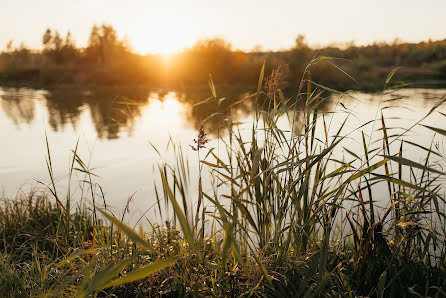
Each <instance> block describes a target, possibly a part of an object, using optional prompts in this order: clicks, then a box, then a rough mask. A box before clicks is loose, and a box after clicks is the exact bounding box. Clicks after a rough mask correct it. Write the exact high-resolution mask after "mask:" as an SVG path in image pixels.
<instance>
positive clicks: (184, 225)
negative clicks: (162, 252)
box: [160, 168, 201, 259]
mask: <svg viewBox="0 0 446 298" xmlns="http://www.w3.org/2000/svg"><path fill="white" fill-rule="evenodd" d="M160 174H161V180H162V181H163V187H164V190H165V191H166V193H167V196H168V197H169V200H170V202H171V204H172V208H173V210H174V211H175V215H176V216H177V218H178V221H179V222H180V226H181V230H182V231H183V234H184V238H185V239H186V242H187V243H188V244H189V246H190V248H191V249H192V250H193V251H194V252H195V253H196V254H197V255H198V256H199V258H200V259H201V255H200V252H199V251H198V249H197V247H196V245H195V241H194V236H193V234H192V231H191V228H190V226H189V223H188V222H187V219H186V216H185V215H184V212H183V210H181V207H180V205H179V204H178V202H177V200H176V199H175V196H174V194H173V193H172V190H171V189H170V186H169V183H168V182H167V179H166V176H165V175H164V173H163V171H162V169H161V168H160Z"/></svg>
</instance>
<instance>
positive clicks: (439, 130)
mask: <svg viewBox="0 0 446 298" xmlns="http://www.w3.org/2000/svg"><path fill="white" fill-rule="evenodd" d="M421 126H424V127H426V128H429V129H430V130H433V131H435V132H436V133H439V134H441V135H444V136H446V130H444V129H441V128H437V127H433V126H429V125H423V124H421Z"/></svg>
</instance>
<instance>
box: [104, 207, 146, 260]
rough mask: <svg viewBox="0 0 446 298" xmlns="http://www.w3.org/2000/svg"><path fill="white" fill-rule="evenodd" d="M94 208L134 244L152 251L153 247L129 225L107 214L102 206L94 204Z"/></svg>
mask: <svg viewBox="0 0 446 298" xmlns="http://www.w3.org/2000/svg"><path fill="white" fill-rule="evenodd" d="M96 210H99V212H101V213H102V214H103V215H104V216H105V217H106V218H107V219H108V220H109V221H111V222H112V223H113V224H114V225H116V226H117V227H118V228H119V229H120V230H121V231H122V232H123V233H124V234H126V235H127V237H129V239H130V240H132V241H133V242H134V243H135V244H137V245H140V246H142V247H144V248H145V249H148V250H150V251H153V249H152V248H151V247H150V246H149V245H148V244H147V242H146V241H145V240H144V239H142V238H141V237H139V235H138V234H137V233H136V232H135V231H134V230H133V229H132V228H131V227H129V226H128V225H126V224H125V223H123V222H122V221H120V220H119V219H117V218H116V217H114V216H112V215H110V214H108V212H105V211H104V210H102V208H99V207H98V206H96Z"/></svg>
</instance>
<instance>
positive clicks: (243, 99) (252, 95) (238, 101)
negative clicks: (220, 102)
mask: <svg viewBox="0 0 446 298" xmlns="http://www.w3.org/2000/svg"><path fill="white" fill-rule="evenodd" d="M255 95H257V92H256V93H253V94H251V95H248V96H246V97H245V98H242V99H240V100H237V101H236V102H234V103H233V104H231V105H230V106H229V107H233V106H235V105H238V104H239V103H241V102H244V101H245V100H247V99H250V98H251V97H254V96H255Z"/></svg>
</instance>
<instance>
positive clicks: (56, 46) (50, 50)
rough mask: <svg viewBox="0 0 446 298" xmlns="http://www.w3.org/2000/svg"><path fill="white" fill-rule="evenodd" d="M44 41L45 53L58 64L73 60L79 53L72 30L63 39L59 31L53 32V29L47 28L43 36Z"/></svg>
mask: <svg viewBox="0 0 446 298" xmlns="http://www.w3.org/2000/svg"><path fill="white" fill-rule="evenodd" d="M42 43H43V53H44V54H45V55H46V56H47V57H49V58H50V59H51V60H53V61H54V62H55V63H57V64H62V63H66V62H68V61H71V60H72V59H74V58H75V56H76V54H77V49H76V45H75V43H74V41H73V39H72V37H71V33H70V31H68V32H67V35H66V37H65V40H63V39H62V37H61V36H60V34H59V32H58V31H54V32H52V31H51V29H47V30H46V31H45V34H44V35H43V37H42Z"/></svg>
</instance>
